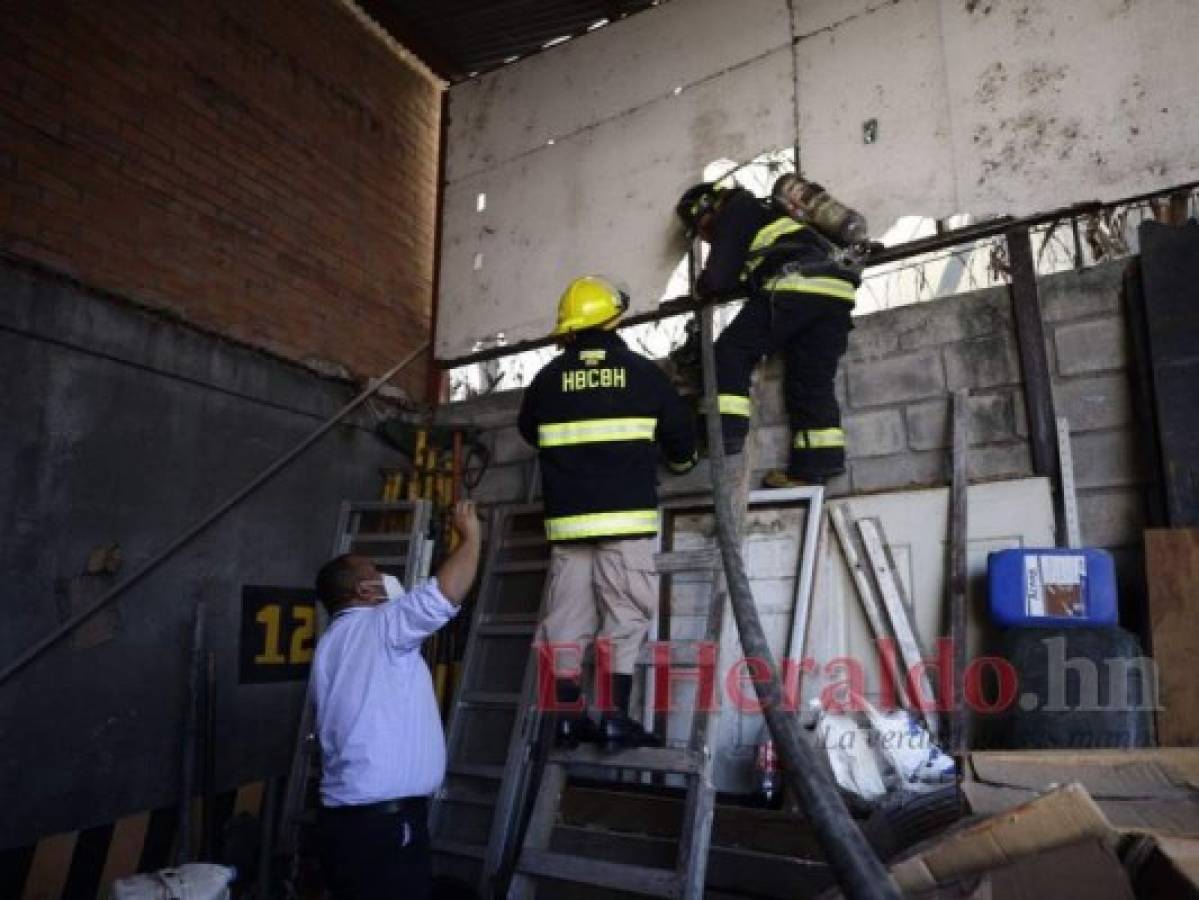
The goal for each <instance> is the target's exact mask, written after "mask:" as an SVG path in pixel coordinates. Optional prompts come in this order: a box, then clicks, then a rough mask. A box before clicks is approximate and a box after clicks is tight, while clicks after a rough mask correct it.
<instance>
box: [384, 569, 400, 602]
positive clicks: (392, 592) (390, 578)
mask: <svg viewBox="0 0 1199 900" xmlns="http://www.w3.org/2000/svg"><path fill="white" fill-rule="evenodd" d="M383 592H384V593H385V594H386V595H387V599H388V600H399V599H400V598H401V597H403V596H404V588H403V586H402V585H401V584H400V579H398V578H396V577H395V576H394V575H384V576H383Z"/></svg>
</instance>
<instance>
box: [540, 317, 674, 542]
mask: <svg viewBox="0 0 1199 900" xmlns="http://www.w3.org/2000/svg"><path fill="white" fill-rule="evenodd" d="M518 427H519V429H520V433H521V436H522V437H524V439H525V440H526V441H528V442H529V443H530V444H532V445H533V446H534V447H536V448H537V450H538V452H539V454H540V457H541V483H542V486H543V488H544V493H545V529H546V536H547V537H548V538H549V540H551V541H577V540H603V539H612V538H627V537H646V536H650V535H654V534H656V533H657V531H658V491H657V462H658V448H659V447H660V448H661V453H662V456H663V457H664V461H665V463H666V465H667V467H668V468H669V469H670V470H671V471H672V472H674V473H676V474H682V473H684V472H686V471H688V470H690V469H691V468H692V467H693V466H694V465H695V462H696V452H695V431H694V422H693V418H692V415H691V412H690V411H689V410H688V408H687V406H686V405H685V404H684V403H683V401H682V399H681V398H680V397H679V396H678V394H677V393H676V392H675V390H674V387H673V386H672V385H671V383H670V380H669V379H668V378H667V377H666V375H665V374H664V373H663V372H662V371H661V370H660V369H659V368H658V367H657V366H656V365H654V364H653V363H652V362H650V361H649V360H648V359H646V358H645V357H643V356H640V355H639V354H637V353H634V352H633V351H631V350H629V349H628V348H627V347H626V346H625V344H624V341H622V340H621V339H620V338H619V337H618V336H617V335H616V334H614V333H612V332H610V331H599V330H588V331H582V332H579V333H578V334H576V336H575V339H574V340H573V341H572V342H571V343H570V344H569V345H568V346H567V348H566V350H565V352H563V353H562V354H561V355H560V356H558V357H556V358H555V359H554V360H553V361H551V362H550V363H549V364H548V365H546V366H545V368H543V369H542V370H541V371H540V372H538V373H537V376H536V377H535V378H534V379H533V383H532V384H530V385H529V387H528V388H527V389H526V390H525V394H524V399H523V401H522V403H521V408H520V417H519V419H518Z"/></svg>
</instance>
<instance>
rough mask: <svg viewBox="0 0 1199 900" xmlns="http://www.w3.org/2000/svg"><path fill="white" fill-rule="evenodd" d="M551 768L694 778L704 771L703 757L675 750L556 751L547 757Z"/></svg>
mask: <svg viewBox="0 0 1199 900" xmlns="http://www.w3.org/2000/svg"><path fill="white" fill-rule="evenodd" d="M549 761H550V763H551V764H553V765H559V766H566V767H573V766H598V767H599V768H603V769H638V770H640V771H643V772H666V773H672V774H677V775H695V774H698V773H699V772H701V771H702V770H703V767H704V754H703V753H701V752H700V751H698V750H685V749H677V748H674V747H637V748H635V749H632V750H620V751H617V752H616V753H605V752H603V751H601V750H600V749H599V748H598V747H579V748H578V749H577V750H556V751H554V752H552V753H551V754H550V758H549Z"/></svg>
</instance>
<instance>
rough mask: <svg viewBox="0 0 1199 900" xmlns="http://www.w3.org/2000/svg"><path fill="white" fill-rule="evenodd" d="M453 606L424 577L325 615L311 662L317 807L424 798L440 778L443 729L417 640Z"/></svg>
mask: <svg viewBox="0 0 1199 900" xmlns="http://www.w3.org/2000/svg"><path fill="white" fill-rule="evenodd" d="M457 612H458V607H457V606H455V605H454V604H453V603H450V602H449V601H448V600H447V599H446V598H445V596H444V595H443V594H442V593H441V590H440V588H439V587H438V586H437V581H436V579H430V580H429V581H427V582H426V583H424V584H422V585H421V586H419V587H417V588H415V589H414V590H412V591H410V592H408V593H407V594H405V595H404V596H403V597H401V598H399V599H398V600H390V601H388V602H386V603H381V604H379V605H378V606H356V607H350V608H349V609H345V610H342V611H341V612H339V613H337V615H336V616H334V618H333V621H332V622H330V623H329V627H328V628H327V629H326V630H325V633H324V634H323V635H321V639H320V641H319V643H318V644H317V648H316V657H315V659H313V662H312V699H313V702H314V703H315V705H316V722H317V735H318V737H319V738H320V743H321V802H322V803H323V804H324V805H325V806H350V805H358V804H363V803H377V802H379V801H382V800H396V799H400V798H402V797H423V796H428V795H429V794H432V793H433V792H434V791H435V790H436V789H437V787H438V786H439V785H440V784H441V781H442V779H443V778H445V735H444V733H443V731H442V727H441V716H440V714H439V712H438V709H437V699H436V697H435V696H434V694H433V679H432V677H431V676H430V675H429V667H428V666H427V665H425V661H424V658H423V657H421V654H420V645H421V641H423V640H424V639H425V638H426V637H428V636H429V635H430V634H432V633H433V632H434V631H436V630H437V629H438V628H440V627H441V626H442V625H444V624H445V623H446V622H448V621H449V620H450V619H452V618H453V617H454V615H455V614H456V613H457Z"/></svg>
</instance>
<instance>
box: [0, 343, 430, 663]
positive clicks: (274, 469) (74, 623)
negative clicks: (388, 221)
mask: <svg viewBox="0 0 1199 900" xmlns="http://www.w3.org/2000/svg"><path fill="white" fill-rule="evenodd" d="M428 347H429V344H428V342H425V343H422V344H421V345H420V346H419V347H417V348H416V349H415V350H413V351H412V352H411V353H409V354H408V355H407V356H405V357H404V358H403V359H402V360H400V361H399V362H398V363H396V364H395V365H394V366H392V367H391V368H390V369H389V370H388V371H387V372H385V373H384V374H383V376H382V377H381V378H379V379H378V380H376V381H372V382H371V383H369V384H368V385H367V386H366V388H365V389H364V390H363V391H362V392H361V393H359V394H358V396H357V397H355V398H354V399H353V400H351V401H350V402H349V403H347V404H346V405H345V406H343V407H342V408H341V409H339V410H338V411H337V412H336V413H334V414H333V416H332V417H331V418H329V419H326V420H325V422H324V423H323V424H321V425H320V426H319V427H317V429H316V430H315V431H313V432H312V433H311V434H310V435H308V437H306V438H304V440H302V441H300V443H298V444H296V445H295V446H294V447H293V448H292V449H290V450H288V451H287V452H286V453H284V454H283V455H282V456H281V457H279V458H278V459H277V460H275V461H274V462H273V463H271V464H270V465H269V466H267V467H266V468H265V469H263V470H262V472H261V473H259V474H258V475H256V476H254V478H252V479H251V480H250V482H249V484H247V485H246V486H245V487H243V488H242V489H241V490H239V491H238V492H237V493H235V494H234V495H233V496H232V497H230V498H229V499H228V500H226V501H224V502H223V503H221V504H220V505H219V506H217V507H216V508H215V509H213V510H212V512H210V513H208V514H207V515H206V516H204V517H203V518H202V519H200V520H199V521H198V522H196V523H195V524H194V525H192V526H191V527H190V528H188V529H187V530H186V531H185V532H183V534H181V535H180V536H179V537H177V538H175V540H173V541H171V542H170V543H169V544H168V545H167V546H166V547H164V548H163V549H162V550H160V551H158V552H157V553H155V554H154V555H153V556H151V557H150V559H149V560H147V561H146V562H145V563H143V564H142V565H141V566H139V567H138V568H137V569H136V570H134V572H133V573H132V574H131V575H129V576H128V577H127V578H125V579H124V580H123V581H121V582H120V583H119V584H116V585H113V587H112V588H110V589H109V590H108V591H106V592H105V593H104V594H103V596H101V597H100V599H98V600H97V601H96V602H95V603H93V604H92V605H91V606H89V607H88V608H87V609H85V610H83V611H81V612H79V613H77V614H76V615H74V616H72V617H71V618H70V619H68V620H67V621H65V622H63V623H62V625H60V626H59V627H58V628H56V629H55V630H54V632H53V633H52V634H49V635H47V636H46V637H44V638H42V639H41V640H40V641H38V642H37V643H36V644H34V645H33V646H32V647H30V648H29V649H28V650H26V651H24V652H23V653H22V654H21V655H20V656H18V657H17V658H16V659H15V660H13V661H12V662H11V663H9V664H8V665H7V666H6V667H5V668H4V670H3V671H0V685H3V684H4V683H5V682H7V681H8V680H9V679H10V678H12V677H13V676H14V675H16V674H17V672H19V671H21V670H22V669H24V668H25V667H26V666H27V665H29V664H30V663H31V662H33V661H34V660H35V659H37V658H38V657H39V656H41V655H42V654H43V653H45V652H46V651H47V650H48V649H50V648H51V647H53V646H54V645H55V644H57V643H58V642H59V641H60V640H62V639H63V638H64V637H66V636H67V635H68V634H70V633H71V632H72V631H74V630H75V629H76V628H78V627H79V626H80V625H82V624H83V623H84V622H86V621H87V620H88V619H90V618H91V617H92V616H94V615H95V614H96V613H98V612H99V611H100V610H102V609H104V607H106V606H108V604H110V603H111V602H112V601H113V600H115V599H116V598H117V597H119V596H120V595H121V594H123V593H124V592H125V591H127V590H128V589H129V588H130V587H132V586H133V585H135V584H137V583H138V582H139V581H141V580H142V579H143V578H145V577H146V576H147V575H149V574H150V573H151V572H153V571H154V570H155V569H157V568H158V567H159V566H160V565H162V563H163V562H165V561H166V560H167V559H168V558H170V557H171V556H173V555H174V554H175V553H176V552H178V551H179V550H180V549H181V548H183V547H184V546H186V545H187V544H189V543H190V542H191V541H192V540H194V539H195V538H196V537H197V536H198V535H200V534H202V533H203V532H205V531H207V530H208V529H209V527H211V526H212V525H213V524H214V523H215V522H216V521H217V520H219V519H221V518H222V517H223V516H224V515H225V514H226V513H228V512H229V511H230V510H231V509H233V508H234V507H235V506H237V505H238V504H239V503H241V502H242V501H243V500H244V499H246V497H248V496H250V495H251V494H252V493H254V492H255V491H256V490H258V489H259V488H260V487H262V486H263V485H264V484H266V483H267V482H268V481H270V480H271V479H272V478H274V477H275V476H276V475H278V474H279V472H281V471H282V470H283V469H285V468H286V467H287V466H288V465H289V464H290V463H291V462H292V461H293V460H295V459H296V457H298V456H299V455H300V454H301V453H303V452H304V451H305V450H307V449H308V448H309V447H311V446H312V445H313V444H315V443H316V442H317V441H318V440H320V439H321V438H322V437H324V436H325V434H326V433H328V432H329V431H330V430H331V429H332V428H333V427H334V426H335V425H337V423H338V422H340V421H341V420H342V419H344V418H345V417H346V416H348V415H349V414H350V413H352V412H353V411H354V410H356V409H357V408H358V407H360V406H361V405H362V404H364V403H365V402H366V401H367V400H369V399H370V398H371V397H373V396H374V395H375V394H376V393H378V391H379V389H380V388H381V387H383V385H385V384H387V383H388V382H389V381H391V380H392V379H393V378H395V377H396V376H397V375H398V374H400V372H402V371H403V370H404V369H405V368H407V367H408V365H409V364H410V363H412V361H413V360H415V359H416V358H417V357H418V356H420V355H421V354H422V353H424V352H425V350H427V349H428Z"/></svg>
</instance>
